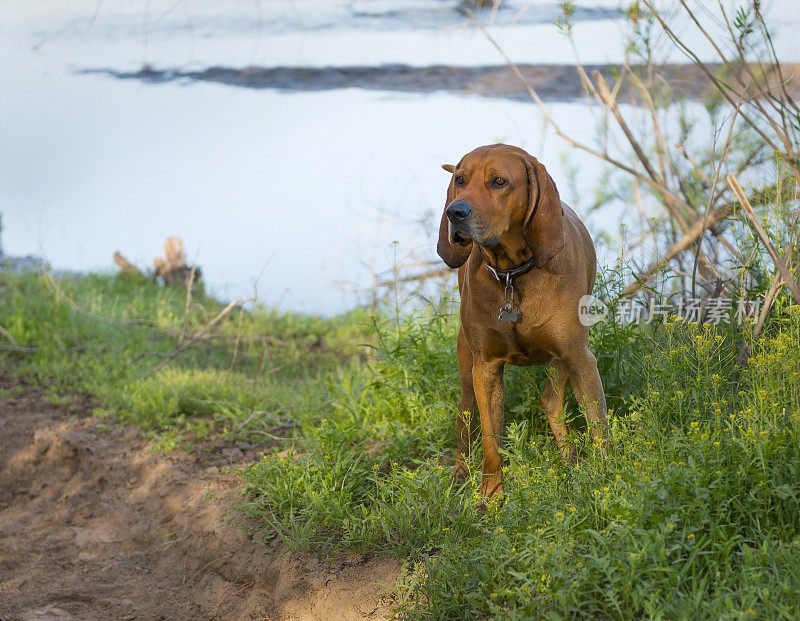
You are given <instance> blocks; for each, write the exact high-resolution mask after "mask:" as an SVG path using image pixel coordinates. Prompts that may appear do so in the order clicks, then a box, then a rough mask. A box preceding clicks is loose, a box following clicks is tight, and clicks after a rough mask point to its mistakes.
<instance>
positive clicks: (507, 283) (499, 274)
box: [481, 252, 534, 323]
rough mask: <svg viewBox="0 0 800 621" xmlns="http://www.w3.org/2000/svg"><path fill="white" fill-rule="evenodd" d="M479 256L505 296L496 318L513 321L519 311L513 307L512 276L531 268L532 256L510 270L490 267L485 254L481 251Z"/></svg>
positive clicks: (501, 320)
mask: <svg viewBox="0 0 800 621" xmlns="http://www.w3.org/2000/svg"><path fill="white" fill-rule="evenodd" d="M481 256H482V257H483V263H484V265H486V269H487V270H489V273H490V274H491V275H492V276H494V279H495V280H496V281H497V282H498V283H500V285H502V287H503V296H504V297H505V300H506V303H505V304H503V306H502V307H501V308H500V314H499V315H498V317H497V319H498V320H499V321H500V323H514V322H516V321H517V320H518V319H519V311H517V309H516V308H514V282H513V280H514V278H516V277H517V276H521V275H522V274H525V273H527V272H530V271H531V269H533V267H534V257H531V258H530V259H528V260H527V261H525V263H523V264H522V265H518V266H517V267H513V268H511V269H510V270H499V269H497V268H496V267H492V266H491V265H489V261H487V260H486V255H485V254H483V252H481Z"/></svg>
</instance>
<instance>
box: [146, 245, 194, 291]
mask: <svg viewBox="0 0 800 621" xmlns="http://www.w3.org/2000/svg"><path fill="white" fill-rule="evenodd" d="M153 264H154V265H155V266H156V276H157V277H159V278H161V279H162V280H163V281H164V284H166V285H172V284H177V285H184V284H186V283H187V282H188V281H189V279H190V278H191V279H192V282H197V281H198V279H199V278H200V268H199V267H196V266H194V267H192V266H189V264H188V263H187V262H186V253H185V252H184V250H183V242H181V240H180V238H178V237H167V239H166V241H164V256H163V257H157V258H156V259H155V260H154V261H153Z"/></svg>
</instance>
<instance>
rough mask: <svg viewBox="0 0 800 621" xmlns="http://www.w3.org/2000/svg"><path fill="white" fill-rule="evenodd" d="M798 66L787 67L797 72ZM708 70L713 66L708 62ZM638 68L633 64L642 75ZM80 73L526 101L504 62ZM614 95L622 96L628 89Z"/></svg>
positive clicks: (577, 87) (544, 70) (570, 89)
mask: <svg viewBox="0 0 800 621" xmlns="http://www.w3.org/2000/svg"><path fill="white" fill-rule="evenodd" d="M798 67H800V65H792V66H791V67H788V69H794V71H793V73H797V69H798ZM518 68H519V70H520V72H521V73H522V75H523V76H524V77H525V79H526V80H527V82H528V83H529V84H530V85H531V86H532V87H533V88H534V89H535V90H536V92H537V93H538V94H539V96H540V97H541V98H542V99H544V100H546V101H574V100H576V99H580V98H582V97H584V94H583V92H582V89H581V84H580V79H579V77H578V73H577V70H576V67H575V66H574V65H519V66H518ZM584 68H585V69H586V71H587V73H589V74H590V75H591V73H592V72H593V71H595V70H597V71H600V73H602V74H603V75H604V76H605V77H606V80H608V81H609V82H610V83H613V76H614V73H615V71H616V69H617V66H616V65H586V66H585V67H584ZM710 68H711V69H712V70H713V71H716V70H717V69H719V67H718V66H717V65H710ZM643 70H644V69H643V68H637V69H636V71H637V73H642V72H643ZM80 73H82V74H94V75H98V74H99V75H107V76H111V77H113V78H116V79H120V80H141V81H143V82H148V83H153V84H158V83H164V82H183V83H191V82H214V83H219V84H227V85H230V86H238V87H242V88H253V89H274V90H280V91H295V92H296V91H305V92H308V91H325V90H333V89H340V88H362V89H367V90H376V91H395V92H404V93H432V92H447V93H455V94H462V95H472V96H479V97H495V98H502V99H512V100H519V101H529V100H530V95H529V94H528V91H527V89H526V87H525V85H524V84H523V83H522V82H521V81H520V79H519V78H518V77H517V76H516V75H515V74H514V72H513V71H512V69H511V68H510V67H508V66H506V65H486V66H478V67H453V66H447V65H431V66H427V67H412V66H409V65H381V66H351V67H270V68H265V67H245V68H235V67H219V66H217V67H209V68H207V69H204V70H201V71H184V70H181V69H153V68H151V67H148V66H145V67H143V68H142V69H140V70H139V71H133V72H122V71H115V70H113V69H83V70H81V71H80ZM663 75H664V77H665V78H666V80H667V82H668V83H669V84H670V86H671V87H672V91H673V96H674V97H677V98H684V99H690V100H699V99H702V98H703V97H704V96H705V95H707V94H708V93H709V92H711V89H712V87H711V85H710V83H709V80H708V77H707V76H706V75H705V73H703V71H702V70H701V69H700V68H699V67H697V66H695V65H682V64H673V65H666V66H665V67H664V68H663ZM625 90H626V89H624V88H623V89H622V91H621V92H620V94H619V98H620V99H621V100H623V101H624V100H625V98H626V95H628V93H626V92H625Z"/></svg>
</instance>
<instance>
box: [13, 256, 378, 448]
mask: <svg viewBox="0 0 800 621" xmlns="http://www.w3.org/2000/svg"><path fill="white" fill-rule="evenodd" d="M223 308H224V306H223V305H222V304H220V303H219V302H217V301H215V300H213V299H210V298H207V297H204V296H202V295H199V294H197V295H195V296H194V297H193V300H192V301H191V303H190V305H189V307H188V311H187V305H186V291H185V289H183V290H181V289H180V288H164V287H160V286H158V285H155V284H153V283H152V282H150V281H148V280H145V279H140V278H127V277H119V276H117V277H115V276H107V275H89V276H82V277H65V278H62V279H60V280H59V281H56V280H54V279H53V278H52V277H51V276H50V275H48V274H37V273H33V272H28V273H22V274H14V273H7V272H0V326H2V327H3V328H5V330H6V331H7V332H8V333H9V334H10V336H11V337H12V338H13V339H14V341H15V342H16V346H17V347H19V348H27V349H32V350H33V351H26V352H18V351H11V350H9V349H0V360H2V361H3V363H4V366H5V367H7V368H8V369H9V370H11V372H13V373H14V374H16V375H18V376H20V377H27V378H35V379H37V380H38V381H39V382H40V383H41V384H43V385H45V386H46V387H47V388H48V390H50V391H51V392H52V393H53V394H54V395H56V394H58V393H60V392H85V393H89V394H91V395H93V396H94V397H95V398H96V400H97V401H98V403H99V405H100V408H101V410H102V411H103V412H104V413H107V414H109V415H113V416H115V417H117V418H120V419H122V420H124V421H126V422H132V423H135V424H138V425H140V426H141V427H143V428H145V429H146V430H148V431H149V432H150V433H151V435H153V436H155V437H159V438H160V439H161V440H163V441H164V446H165V447H166V448H174V447H175V446H177V445H179V444H180V442H181V441H182V439H183V438H185V437H196V436H199V437H201V438H202V437H207V436H208V435H209V434H212V433H214V434H218V435H220V434H221V435H225V436H229V437H241V438H248V439H250V440H263V439H264V438H265V437H266V436H264V435H263V433H262V432H263V431H264V430H265V429H269V428H271V427H273V426H276V425H282V424H283V425H285V424H286V423H294V422H297V423H298V424H299V423H300V422H302V420H303V419H307V420H309V421H313V420H316V419H317V418H318V417H319V416H321V415H322V413H323V412H325V411H326V409H327V408H329V407H330V403H329V401H330V399H331V395H330V394H329V390H328V382H329V378H330V377H335V376H337V375H341V374H345V375H346V374H348V373H349V372H350V367H351V366H353V365H355V364H357V363H358V360H359V357H360V356H362V355H363V353H364V350H365V348H364V346H363V344H365V343H367V342H368V339H369V333H368V319H367V316H366V314H365V313H361V312H353V313H350V314H347V315H343V316H340V317H336V318H334V319H324V318H320V317H315V316H308V315H300V314H296V313H278V312H276V311H274V310H270V309H267V308H264V307H253V305H252V304H251V305H249V306H248V307H247V308H240V307H237V308H235V309H233V311H232V312H229V313H228V314H227V315H225V316H224V317H223V319H222V320H221V321H220V322H219V324H218V325H216V326H215V328H214V329H213V330H212V331H211V338H209V339H204V340H202V341H201V342H198V343H197V344H196V345H195V346H193V347H191V348H189V349H188V350H187V351H185V352H183V353H180V354H179V355H177V356H175V357H174V358H172V359H169V360H168V356H169V355H170V354H171V353H173V352H174V351H175V350H176V347H177V346H178V344H179V342H181V335H183V337H184V342H185V340H186V338H187V337H188V336H189V335H192V334H198V333H202V332H203V331H204V330H205V327H206V326H207V325H208V323H209V322H210V321H211V320H213V319H214V318H215V317H217V316H218V315H219V313H220V312H221V311H222V310H223ZM265 337H270V339H269V340H267V339H266V338H265ZM0 345H3V346H8V345H9V340H8V338H3V337H0ZM167 360H168V363H167V364H166V366H165V367H164V368H163V369H160V370H159V369H157V367H158V365H159V364H161V363H162V362H164V361H167ZM54 398H55V397H54ZM253 411H257V412H260V413H259V414H257V415H256V416H252V417H251V414H252V413H253ZM296 418H297V419H298V420H297V421H295V419H296ZM248 419H249V420H248ZM273 435H274V434H273ZM284 435H286V434H284ZM288 435H291V432H290V433H289V434H288Z"/></svg>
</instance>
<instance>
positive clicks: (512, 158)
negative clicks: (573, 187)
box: [436, 144, 564, 268]
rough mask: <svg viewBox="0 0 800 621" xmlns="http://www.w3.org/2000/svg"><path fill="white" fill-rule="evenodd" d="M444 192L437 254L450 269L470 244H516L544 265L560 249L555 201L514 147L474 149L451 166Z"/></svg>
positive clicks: (533, 163)
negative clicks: (524, 247) (446, 187)
mask: <svg viewBox="0 0 800 621" xmlns="http://www.w3.org/2000/svg"><path fill="white" fill-rule="evenodd" d="M442 168H444V169H445V170H446V171H448V172H450V173H452V175H453V176H452V178H451V179H450V186H449V187H448V189H447V202H446V204H445V209H444V213H443V214H442V221H441V224H440V225H439V243H438V244H437V247H436V249H437V252H438V253H439V256H440V257H442V259H443V260H444V262H445V263H447V265H449V266H450V267H453V268H456V267H460V266H461V265H463V263H464V262H465V261H466V260H467V257H469V254H470V251H471V249H472V244H473V242H474V243H476V244H478V245H479V246H483V247H484V248H496V247H498V246H511V245H519V243H521V242H523V243H524V244H525V245H527V246H528V248H529V249H530V250H531V252H532V253H533V257H534V265H535V266H536V267H542V266H544V265H545V264H546V263H547V262H548V261H549V260H550V259H551V258H552V257H553V256H554V255H555V254H557V253H558V252H559V251H560V250H561V248H562V247H563V246H564V235H563V232H562V229H561V222H562V218H563V212H562V208H561V199H560V197H559V195H558V190H557V189H556V184H555V183H554V182H553V179H552V178H551V177H550V175H549V174H547V171H546V170H545V168H544V166H542V164H540V163H539V161H538V160H537V159H536V158H535V157H533V156H532V155H530V154H528V153H527V152H525V151H523V150H522V149H520V148H518V147H512V146H509V145H505V144H495V145H489V146H485V147H479V148H477V149H475V150H474V151H472V152H470V153H468V154H467V155H465V156H464V157H463V158H462V159H461V161H460V162H459V163H458V164H457V165H456V166H451V165H444V166H442Z"/></svg>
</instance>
